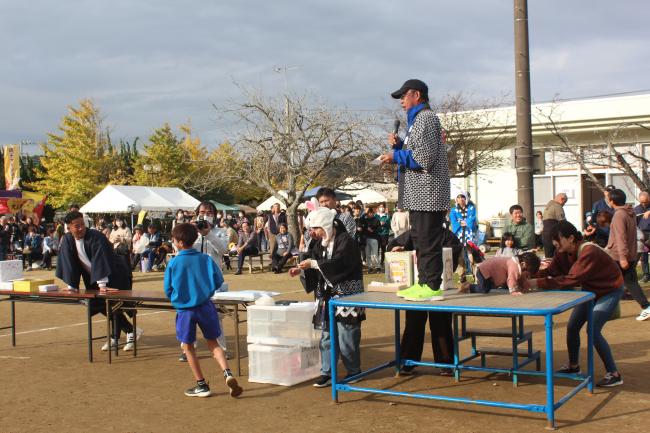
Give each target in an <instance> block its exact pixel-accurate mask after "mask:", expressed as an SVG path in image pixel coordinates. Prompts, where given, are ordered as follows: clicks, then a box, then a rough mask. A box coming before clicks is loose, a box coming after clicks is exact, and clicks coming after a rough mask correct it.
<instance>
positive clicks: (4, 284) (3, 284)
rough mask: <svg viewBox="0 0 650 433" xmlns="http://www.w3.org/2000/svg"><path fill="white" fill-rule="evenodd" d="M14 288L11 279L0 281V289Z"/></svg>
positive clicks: (8, 289) (10, 289)
mask: <svg viewBox="0 0 650 433" xmlns="http://www.w3.org/2000/svg"><path fill="white" fill-rule="evenodd" d="M13 289H14V282H13V281H0V290H5V291H12V290H13Z"/></svg>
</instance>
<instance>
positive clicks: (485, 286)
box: [469, 268, 494, 293]
mask: <svg viewBox="0 0 650 433" xmlns="http://www.w3.org/2000/svg"><path fill="white" fill-rule="evenodd" d="M492 289H494V282H493V281H492V278H485V277H484V276H483V274H482V273H481V269H480V268H479V269H478V270H477V271H476V284H470V285H469V292H470V293H489V292H490V290H492Z"/></svg>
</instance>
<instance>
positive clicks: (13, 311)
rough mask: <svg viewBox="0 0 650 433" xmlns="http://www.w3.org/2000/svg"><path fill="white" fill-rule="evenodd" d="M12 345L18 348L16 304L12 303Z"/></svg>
mask: <svg viewBox="0 0 650 433" xmlns="http://www.w3.org/2000/svg"><path fill="white" fill-rule="evenodd" d="M11 345H12V346H13V347H16V303H15V302H14V301H11Z"/></svg>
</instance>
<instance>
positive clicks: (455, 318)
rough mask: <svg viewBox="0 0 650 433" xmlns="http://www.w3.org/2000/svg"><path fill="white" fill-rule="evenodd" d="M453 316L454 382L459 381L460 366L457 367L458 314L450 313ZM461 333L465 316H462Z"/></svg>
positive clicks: (458, 357) (464, 324)
mask: <svg viewBox="0 0 650 433" xmlns="http://www.w3.org/2000/svg"><path fill="white" fill-rule="evenodd" d="M452 317H453V333H454V380H455V381H456V382H459V381H460V368H458V364H459V361H458V360H459V359H460V351H459V350H460V349H459V344H458V338H460V337H459V336H458V316H457V315H456V314H452ZM462 320H463V333H465V329H466V328H465V326H466V323H465V316H463V319H462Z"/></svg>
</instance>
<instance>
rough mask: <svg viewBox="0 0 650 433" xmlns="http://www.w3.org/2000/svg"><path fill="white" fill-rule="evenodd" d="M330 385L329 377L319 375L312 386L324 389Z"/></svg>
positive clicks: (330, 379)
mask: <svg viewBox="0 0 650 433" xmlns="http://www.w3.org/2000/svg"><path fill="white" fill-rule="evenodd" d="M331 384H332V378H331V377H329V376H325V375H321V377H319V378H318V380H317V381H316V382H314V384H313V385H312V386H313V387H314V388H325V387H327V386H330V385H331Z"/></svg>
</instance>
